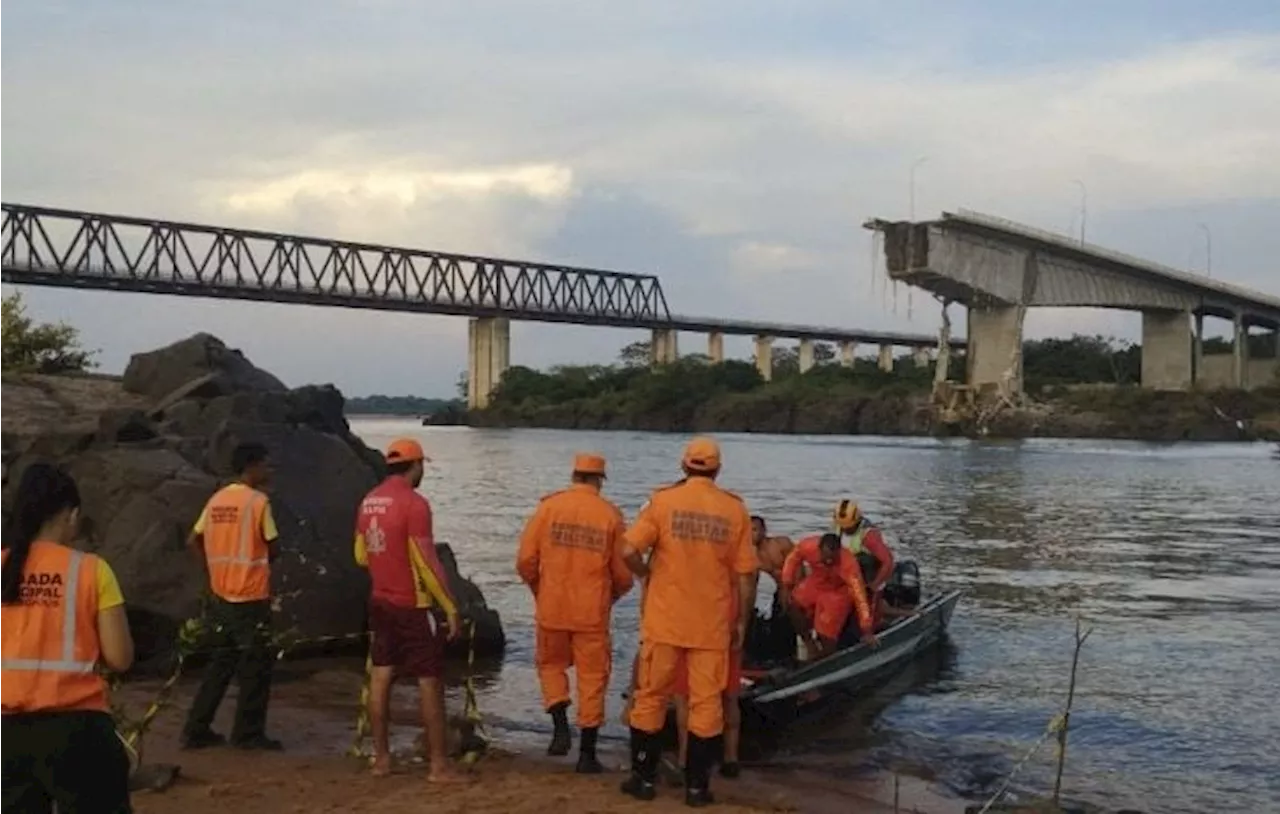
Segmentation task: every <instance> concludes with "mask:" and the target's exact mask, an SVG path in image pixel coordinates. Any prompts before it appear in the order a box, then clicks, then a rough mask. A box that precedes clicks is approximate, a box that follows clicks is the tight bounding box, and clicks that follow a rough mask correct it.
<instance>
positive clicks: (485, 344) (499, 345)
mask: <svg viewBox="0 0 1280 814" xmlns="http://www.w3.org/2000/svg"><path fill="white" fill-rule="evenodd" d="M510 364H511V320H509V319H506V318H503V317H479V318H474V319H471V320H469V321H468V322H467V407H468V408H470V409H472V410H483V409H484V408H486V407H488V406H489V397H490V396H491V395H492V394H493V391H494V390H495V389H496V388H497V387H498V384H499V383H501V382H502V374H504V373H506V372H507V367H508V366H510Z"/></svg>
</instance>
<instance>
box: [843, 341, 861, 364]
mask: <svg viewBox="0 0 1280 814" xmlns="http://www.w3.org/2000/svg"><path fill="white" fill-rule="evenodd" d="M857 351H858V343H857V342H854V341H853V340H852V339H846V340H844V341H842V342H841V343H840V364H841V366H843V367H853V356H854V354H855V353H857Z"/></svg>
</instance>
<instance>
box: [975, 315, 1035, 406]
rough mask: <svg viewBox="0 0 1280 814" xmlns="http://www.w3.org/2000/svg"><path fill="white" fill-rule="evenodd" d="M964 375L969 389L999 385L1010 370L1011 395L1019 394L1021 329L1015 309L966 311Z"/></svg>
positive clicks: (1020, 379)
mask: <svg viewBox="0 0 1280 814" xmlns="http://www.w3.org/2000/svg"><path fill="white" fill-rule="evenodd" d="M968 319H969V330H968V334H969V337H968V339H969V348H968V353H967V354H966V358H967V360H968V371H967V373H968V375H967V378H968V380H969V386H970V387H978V386H981V385H984V384H1001V383H1002V382H1004V381H1005V380H1006V379H1005V374H1006V373H1008V372H1009V371H1010V368H1013V370H1012V380H1011V381H1010V385H1011V391H1012V392H1014V393H1021V392H1022V325H1021V324H1020V322H1019V320H1018V307H1017V306H1016V305H994V306H986V307H983V308H977V307H972V306H971V307H970V308H969V314H968Z"/></svg>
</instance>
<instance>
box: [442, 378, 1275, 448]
mask: <svg viewBox="0 0 1280 814" xmlns="http://www.w3.org/2000/svg"><path fill="white" fill-rule="evenodd" d="M1238 422H1239V423H1238ZM467 423H468V424H469V425H470V426H474V427H540V428H549V429H590V430H641V431H657V432H745V433H770V434H783V435H786V434H797V435H886V436H931V435H940V434H953V433H955V432H957V428H955V427H951V426H947V425H944V424H942V423H941V422H940V421H939V420H938V417H937V415H936V413H935V411H934V410H933V406H932V402H931V399H930V396H929V393H928V391H927V389H925V388H923V387H921V386H914V387H913V386H910V385H905V384H904V385H902V386H900V387H896V388H895V387H893V386H889V387H885V388H881V389H876V390H872V389H866V390H862V389H859V388H857V387H854V386H835V387H831V388H826V389H817V388H815V389H810V388H797V387H794V386H779V387H772V386H765V387H761V388H759V389H755V390H751V391H749V392H742V393H735V392H728V393H715V394H712V395H710V396H708V397H706V398H705V399H702V400H699V401H697V402H694V403H688V402H682V403H678V404H676V405H673V406H670V407H660V406H659V407H652V406H650V407H647V408H646V409H639V408H638V407H637V406H636V405H634V404H629V403H628V402H626V401H625V400H622V399H619V398H616V397H614V395H613V394H604V395H599V396H589V397H582V398H571V399H566V400H563V401H559V402H550V401H546V400H525V401H521V402H518V403H515V404H511V403H503V402H498V403H496V404H495V405H494V406H493V407H491V408H489V409H487V410H473V411H471V412H470V413H469V414H468V415H467ZM985 437H990V438H1005V439H1016V438H1033V437H1039V438H1087V439H1130V440H1141V441H1240V440H1246V439H1261V440H1268V439H1270V440H1277V439H1280V387H1275V388H1267V389H1259V390H1254V391H1239V390H1220V391H1212V392H1185V393H1184V392H1156V391H1151V390H1144V389H1142V388H1139V387H1136V386H1105V385H1099V386H1080V387H1073V388H1067V387H1058V388H1048V389H1046V390H1044V391H1042V392H1041V393H1040V394H1039V395H1038V396H1029V397H1028V398H1027V400H1026V403H1025V406H1024V407H1021V408H1008V409H1004V410H1002V411H1000V412H998V413H996V414H995V415H994V416H993V417H992V419H991V420H990V422H989V423H988V424H987V432H986V433H985Z"/></svg>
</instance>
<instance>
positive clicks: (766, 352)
mask: <svg viewBox="0 0 1280 814" xmlns="http://www.w3.org/2000/svg"><path fill="white" fill-rule="evenodd" d="M756 370H758V371H759V372H760V378H762V379H764V380H765V381H766V382H768V381H773V337H772V336H757V337H756Z"/></svg>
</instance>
